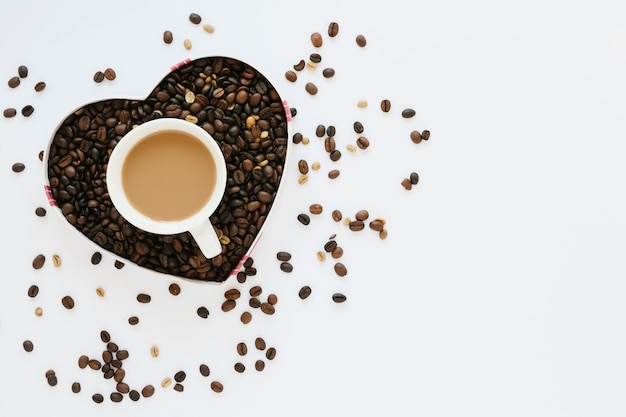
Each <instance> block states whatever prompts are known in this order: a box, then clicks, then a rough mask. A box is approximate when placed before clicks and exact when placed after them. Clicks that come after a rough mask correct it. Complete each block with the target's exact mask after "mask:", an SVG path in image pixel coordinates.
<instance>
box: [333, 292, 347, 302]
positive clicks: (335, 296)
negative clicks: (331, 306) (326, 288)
mask: <svg viewBox="0 0 626 417" xmlns="http://www.w3.org/2000/svg"><path fill="white" fill-rule="evenodd" d="M346 299H347V298H346V296H345V295H343V294H342V293H339V292H336V293H334V294H333V301H334V302H336V303H343V302H344V301H346Z"/></svg>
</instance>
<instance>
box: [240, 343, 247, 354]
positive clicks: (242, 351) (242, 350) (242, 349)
mask: <svg viewBox="0 0 626 417" xmlns="http://www.w3.org/2000/svg"><path fill="white" fill-rule="evenodd" d="M237 353H238V354H239V356H246V354H247V353H248V346H247V345H246V344H245V343H244V342H239V343H237Z"/></svg>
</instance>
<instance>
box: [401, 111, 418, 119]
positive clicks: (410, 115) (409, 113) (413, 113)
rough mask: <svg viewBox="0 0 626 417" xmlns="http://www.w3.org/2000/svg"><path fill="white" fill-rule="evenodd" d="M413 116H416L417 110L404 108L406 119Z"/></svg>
mask: <svg viewBox="0 0 626 417" xmlns="http://www.w3.org/2000/svg"><path fill="white" fill-rule="evenodd" d="M413 116H415V110H413V109H404V110H402V117H404V118H405V119H410V118H411V117H413Z"/></svg>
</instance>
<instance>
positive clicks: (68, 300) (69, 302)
mask: <svg viewBox="0 0 626 417" xmlns="http://www.w3.org/2000/svg"><path fill="white" fill-rule="evenodd" d="M61 304H63V307H65V308H67V309H68V310H71V309H73V308H74V299H73V298H72V297H70V296H69V295H66V296H65V297H63V298H61Z"/></svg>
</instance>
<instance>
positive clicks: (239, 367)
mask: <svg viewBox="0 0 626 417" xmlns="http://www.w3.org/2000/svg"><path fill="white" fill-rule="evenodd" d="M245 370H246V366H245V365H244V364H243V363H241V362H237V363H235V371H236V372H238V373H240V374H241V373H243V372H244V371H245Z"/></svg>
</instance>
